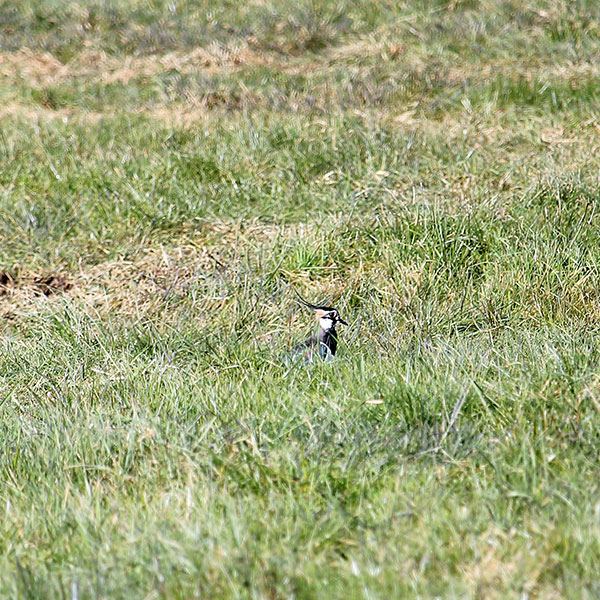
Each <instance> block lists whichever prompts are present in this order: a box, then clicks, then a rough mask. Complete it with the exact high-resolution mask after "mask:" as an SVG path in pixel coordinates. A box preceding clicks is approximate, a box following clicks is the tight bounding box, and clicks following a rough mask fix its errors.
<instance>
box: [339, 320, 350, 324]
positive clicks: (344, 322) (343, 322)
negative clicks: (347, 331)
mask: <svg viewBox="0 0 600 600" xmlns="http://www.w3.org/2000/svg"><path fill="white" fill-rule="evenodd" d="M338 323H341V324H342V325H348V323H346V321H344V319H340V320H339V321H338Z"/></svg>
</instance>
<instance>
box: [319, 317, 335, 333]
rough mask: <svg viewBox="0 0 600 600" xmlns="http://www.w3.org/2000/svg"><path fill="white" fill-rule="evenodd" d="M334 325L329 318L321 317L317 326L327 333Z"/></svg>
mask: <svg viewBox="0 0 600 600" xmlns="http://www.w3.org/2000/svg"><path fill="white" fill-rule="evenodd" d="M334 323H335V321H334V320H333V319H332V318H331V317H329V316H325V317H321V318H320V319H319V325H320V326H321V329H324V330H325V331H329V330H330V329H331V328H332V327H333V325H334Z"/></svg>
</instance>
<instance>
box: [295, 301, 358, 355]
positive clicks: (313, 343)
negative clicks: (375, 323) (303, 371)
mask: <svg viewBox="0 0 600 600" xmlns="http://www.w3.org/2000/svg"><path fill="white" fill-rule="evenodd" d="M294 291H295V290H294ZM296 295H297V296H298V299H299V301H300V302H301V303H302V304H303V305H304V306H306V307H307V308H310V309H312V310H314V311H315V317H316V319H317V322H318V324H319V328H318V330H317V332H316V334H315V335H312V336H311V337H309V338H308V339H307V340H305V341H304V342H301V343H299V344H297V345H296V346H294V348H293V349H292V355H293V356H295V357H296V358H300V357H302V358H304V362H305V363H311V362H313V361H314V360H315V358H317V357H319V358H321V359H323V360H324V361H326V362H328V361H330V360H331V359H332V358H333V357H334V356H335V352H336V350H337V345H338V334H337V330H336V326H337V325H338V324H340V325H348V323H346V321H344V319H342V317H340V313H339V312H338V311H337V310H336V309H335V308H333V307H331V306H320V305H316V304H311V303H310V302H307V301H306V300H304V298H302V296H300V294H298V292H296Z"/></svg>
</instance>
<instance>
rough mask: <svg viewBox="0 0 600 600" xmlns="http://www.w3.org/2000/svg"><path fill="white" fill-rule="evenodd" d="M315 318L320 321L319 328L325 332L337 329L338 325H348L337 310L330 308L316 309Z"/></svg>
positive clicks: (321, 307) (320, 307)
mask: <svg viewBox="0 0 600 600" xmlns="http://www.w3.org/2000/svg"><path fill="white" fill-rule="evenodd" d="M315 316H316V318H317V320H318V321H319V327H321V329H324V330H325V331H329V330H330V329H335V326H336V325H337V324H338V323H341V324H342V325H348V323H346V321H344V319H342V317H340V313H339V312H338V311H337V310H336V309H335V308H331V307H329V306H319V307H317V308H316V309H315Z"/></svg>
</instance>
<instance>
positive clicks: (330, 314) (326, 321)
mask: <svg viewBox="0 0 600 600" xmlns="http://www.w3.org/2000/svg"><path fill="white" fill-rule="evenodd" d="M294 291H295V290H294ZM296 295H297V296H298V300H299V301H300V302H301V303H302V304H303V305H304V306H306V307H307V308H311V309H312V310H314V311H315V317H316V318H317V321H318V322H319V327H321V329H324V330H325V331H329V330H331V329H335V326H336V325H337V324H338V323H341V324H342V325H348V323H346V321H344V319H342V317H340V313H339V312H338V311H337V310H336V309H335V308H332V307H331V306H319V305H317V304H311V303H310V302H307V301H306V300H304V298H302V296H300V294H299V293H298V292H296Z"/></svg>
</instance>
